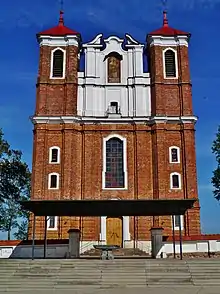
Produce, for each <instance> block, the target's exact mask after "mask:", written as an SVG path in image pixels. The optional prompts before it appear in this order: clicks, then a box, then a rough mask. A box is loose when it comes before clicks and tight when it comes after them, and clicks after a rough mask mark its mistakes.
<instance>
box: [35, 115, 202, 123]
mask: <svg viewBox="0 0 220 294" xmlns="http://www.w3.org/2000/svg"><path fill="white" fill-rule="evenodd" d="M197 120H198V117H197V116H193V115H190V116H149V117H130V118H129V117H120V118H118V117H100V118H97V117H80V116H32V117H31V121H32V123H33V124H62V123H64V124H72V123H82V122H83V123H88V124H94V123H100V124H109V123H111V124H128V123H141V124H152V123H186V124H187V123H193V124H195V123H196V122H197Z"/></svg>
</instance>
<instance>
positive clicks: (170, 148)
mask: <svg viewBox="0 0 220 294" xmlns="http://www.w3.org/2000/svg"><path fill="white" fill-rule="evenodd" d="M172 149H177V157H178V160H177V161H172ZM169 162H170V163H180V148H179V147H177V146H171V147H169Z"/></svg>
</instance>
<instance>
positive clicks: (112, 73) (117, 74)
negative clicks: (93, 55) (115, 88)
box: [108, 54, 121, 83]
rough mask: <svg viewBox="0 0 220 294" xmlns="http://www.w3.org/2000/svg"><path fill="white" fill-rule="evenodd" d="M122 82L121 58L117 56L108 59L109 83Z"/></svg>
mask: <svg viewBox="0 0 220 294" xmlns="http://www.w3.org/2000/svg"><path fill="white" fill-rule="evenodd" d="M120 82H121V58H120V56H117V55H116V54H114V55H113V54H112V55H110V56H109V57H108V83H120Z"/></svg>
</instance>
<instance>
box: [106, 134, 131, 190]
mask: <svg viewBox="0 0 220 294" xmlns="http://www.w3.org/2000/svg"><path fill="white" fill-rule="evenodd" d="M113 138H118V139H120V140H121V141H122V142H123V159H124V160H123V167H124V169H123V171H124V187H123V188H106V186H105V173H106V143H107V141H108V140H110V139H113ZM102 157H103V168H102V189H103V190H127V189H128V172H127V139H126V138H124V137H122V136H120V135H117V134H112V135H109V136H108V137H105V138H103V153H102Z"/></svg>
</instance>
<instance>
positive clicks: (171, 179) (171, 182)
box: [170, 172, 182, 190]
mask: <svg viewBox="0 0 220 294" xmlns="http://www.w3.org/2000/svg"><path fill="white" fill-rule="evenodd" d="M173 176H178V177H179V188H175V187H173ZM170 189H172V190H181V189H182V183H181V174H180V173H176V172H175V173H171V174H170Z"/></svg>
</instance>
